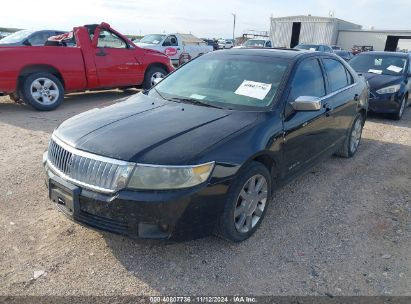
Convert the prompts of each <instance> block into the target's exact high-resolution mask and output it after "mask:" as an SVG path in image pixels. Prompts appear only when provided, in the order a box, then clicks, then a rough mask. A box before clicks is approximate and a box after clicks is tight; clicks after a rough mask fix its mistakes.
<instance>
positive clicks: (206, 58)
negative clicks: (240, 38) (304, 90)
mask: <svg viewBox="0 0 411 304" xmlns="http://www.w3.org/2000/svg"><path fill="white" fill-rule="evenodd" d="M288 65H289V62H288V61H286V60H284V59H278V58H273V57H264V56H255V55H253V56H250V55H238V54H237V55H236V54H221V53H220V54H215V53H214V54H209V55H203V56H201V57H199V58H197V59H195V60H193V61H191V62H189V63H187V64H186V65H184V66H182V67H181V68H180V69H178V70H176V71H175V72H174V73H172V74H171V75H169V76H168V77H167V78H166V79H164V80H163V81H161V82H160V83H159V84H158V85H157V86H156V87H155V88H154V89H153V90H151V91H150V92H149V93H148V94H149V95H150V96H153V97H159V96H160V97H162V98H165V99H168V100H174V101H177V102H178V101H180V102H190V103H198V104H201V105H206V106H207V105H208V106H216V107H221V108H229V109H238V110H241V109H246V110H247V109H257V108H264V107H267V106H269V105H270V104H271V103H272V101H273V99H274V97H275V95H276V93H277V89H278V87H279V85H280V83H281V81H282V79H283V77H284V74H285V71H286V70H287V67H288ZM199 71H201V73H199Z"/></svg>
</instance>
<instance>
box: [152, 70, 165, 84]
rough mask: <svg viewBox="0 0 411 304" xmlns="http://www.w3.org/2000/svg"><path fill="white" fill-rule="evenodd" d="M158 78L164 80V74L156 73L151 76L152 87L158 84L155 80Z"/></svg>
mask: <svg viewBox="0 0 411 304" xmlns="http://www.w3.org/2000/svg"><path fill="white" fill-rule="evenodd" d="M157 78H164V74H163V73H161V72H155V73H154V74H153V75H152V76H151V79H150V83H151V86H154V85H155V84H156V83H155V80H156V79H157Z"/></svg>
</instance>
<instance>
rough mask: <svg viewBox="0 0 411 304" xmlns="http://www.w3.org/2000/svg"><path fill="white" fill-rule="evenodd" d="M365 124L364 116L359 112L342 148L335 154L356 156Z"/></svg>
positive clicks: (348, 156)
mask: <svg viewBox="0 0 411 304" xmlns="http://www.w3.org/2000/svg"><path fill="white" fill-rule="evenodd" d="M363 126H364V116H363V115H362V114H361V113H359V114H358V115H357V117H356V118H355V119H354V122H353V124H352V126H351V128H350V132H349V133H348V134H347V137H346V138H345V140H344V143H343V145H342V146H341V148H340V150H339V151H338V152H337V153H335V155H337V156H340V157H344V158H351V157H353V156H354V154H355V153H356V152H357V150H358V147H359V145H360V142H361V135H362V129H363Z"/></svg>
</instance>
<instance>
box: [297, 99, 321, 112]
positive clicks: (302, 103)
mask: <svg viewBox="0 0 411 304" xmlns="http://www.w3.org/2000/svg"><path fill="white" fill-rule="evenodd" d="M291 106H292V107H293V109H294V110H296V111H318V110H320V109H321V99H320V98H318V97H314V96H300V97H298V98H297V99H296V100H295V101H294V102H291Z"/></svg>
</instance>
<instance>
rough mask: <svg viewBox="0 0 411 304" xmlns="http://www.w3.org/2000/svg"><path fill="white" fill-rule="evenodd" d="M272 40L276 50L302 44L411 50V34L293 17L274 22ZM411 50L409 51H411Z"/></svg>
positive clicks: (274, 20)
mask: <svg viewBox="0 0 411 304" xmlns="http://www.w3.org/2000/svg"><path fill="white" fill-rule="evenodd" d="M270 38H271V40H272V41H273V44H274V45H275V46H277V47H294V46H296V45H297V44H299V43H310V44H327V45H339V46H341V47H342V48H344V49H351V48H352V47H353V46H354V45H358V46H372V47H373V48H374V50H375V51H384V50H386V51H396V50H397V48H400V49H408V50H411V30H408V31H407V30H398V31H378V30H363V29H362V26H361V25H359V24H355V23H352V22H348V21H345V20H341V19H338V18H333V17H316V16H310V15H309V16H292V17H281V18H271V27H270ZM408 46H409V47H408Z"/></svg>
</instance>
